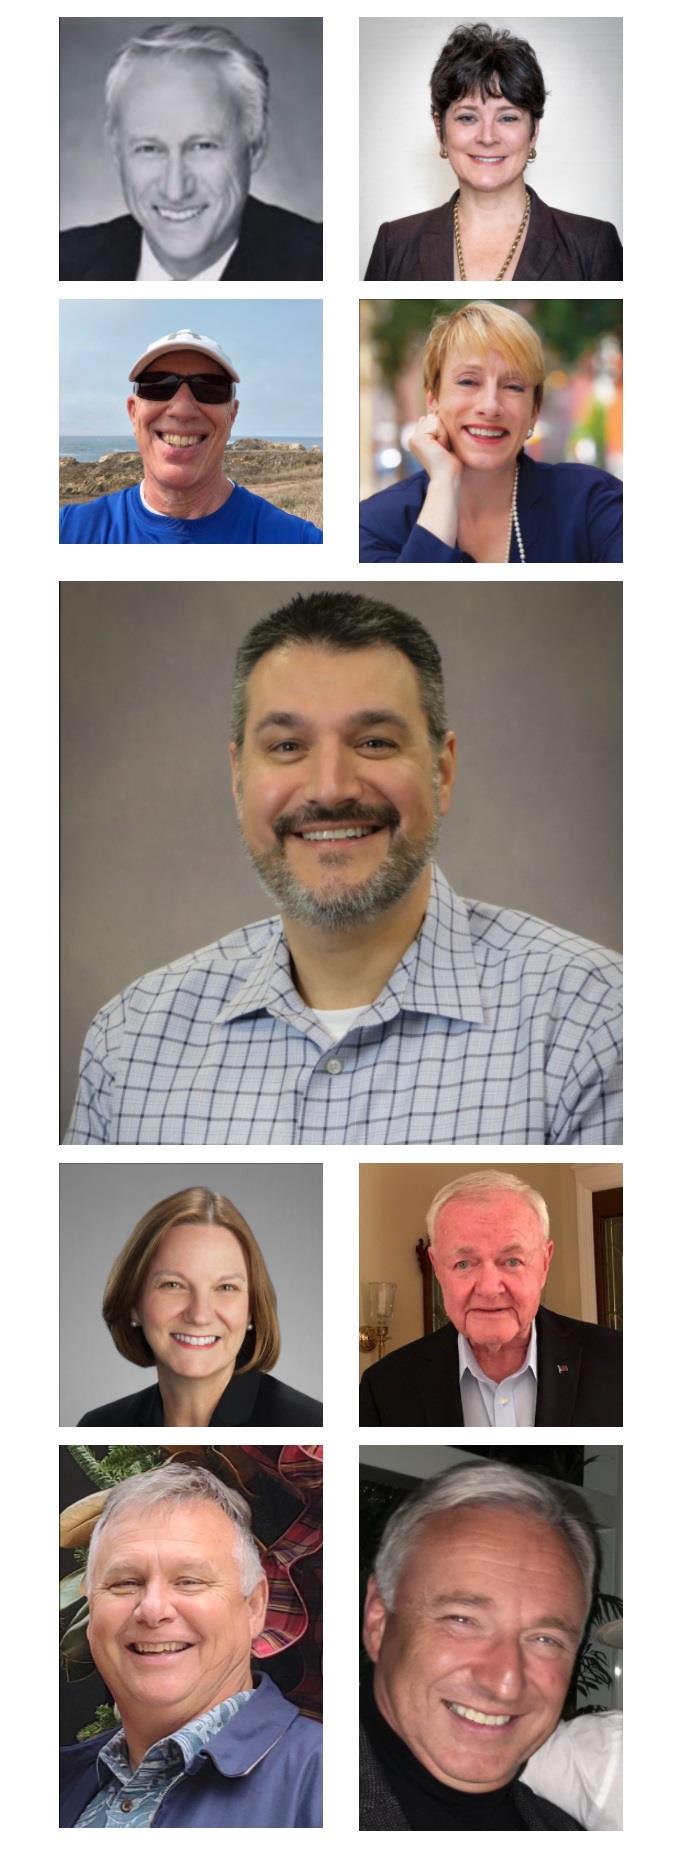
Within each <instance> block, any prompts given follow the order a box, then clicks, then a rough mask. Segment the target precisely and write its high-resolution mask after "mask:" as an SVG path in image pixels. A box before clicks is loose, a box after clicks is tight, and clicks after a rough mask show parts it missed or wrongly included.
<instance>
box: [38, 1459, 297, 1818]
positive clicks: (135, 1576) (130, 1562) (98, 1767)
mask: <svg viewBox="0 0 682 1850" xmlns="http://www.w3.org/2000/svg"><path fill="white" fill-rule="evenodd" d="M85 1590H86V1593H87V1597H88V1602H89V1621H88V1642H89V1645H90V1650H91V1653H92V1657H93V1659H94V1662H95V1664H96V1666H97V1669H98V1670H99V1673H100V1675H101V1677H102V1678H103V1680H104V1682H105V1684H106V1686H107V1689H108V1690H109V1692H110V1694H111V1696H112V1698H113V1700H114V1701H115V1703H116V1707H117V1710H118V1714H119V1716H120V1722H121V1725H120V1727H117V1728H116V1729H114V1730H113V1731H109V1732H108V1733H107V1734H104V1735H101V1734H100V1735H95V1736H94V1737H92V1738H91V1739H88V1740H85V1741H83V1742H81V1743H80V1744H79V1745H77V1746H75V1747H69V1748H66V1749H65V1750H64V1754H63V1757H62V1760H63V1764H62V1789H61V1809H60V1825H62V1826H71V1825H75V1826H77V1827H78V1828H80V1827H84V1828H86V1829H99V1828H108V1827H109V1826H131V1827H142V1826H149V1825H153V1826H155V1827H157V1826H158V1827H165V1826H169V1827H172V1828H176V1827H178V1826H180V1827H184V1826H190V1825H198V1826H206V1827H214V1828H215V1827H218V1826H225V1827H229V1828H239V1827H240V1826H257V1825H262V1826H273V1825H274V1826H280V1827H282V1826H291V1825H294V1826H299V1827H300V1826H312V1827H318V1826H320V1825H321V1823H322V1817H321V1764H320V1762H321V1739H322V1730H321V1728H320V1726H319V1723H317V1722H313V1721H309V1720H307V1719H306V1718H305V1717H304V1716H302V1715H300V1714H299V1712H298V1710H297V1709H295V1708H294V1707H293V1704H292V1703H290V1702H287V1701H286V1700H285V1698H284V1697H283V1696H281V1695H280V1693H279V1690H278V1689H276V1687H275V1685H274V1683H272V1682H271V1680H270V1678H269V1677H267V1676H265V1675H263V1674H262V1673H261V1674H260V1676H259V1678H258V1682H257V1683H254V1678H253V1675H252V1670H251V1647H252V1643H253V1641H254V1639H256V1638H258V1637H259V1635H260V1633H261V1632H262V1630H263V1627H264V1625H265V1619H266V1609H267V1598H268V1589H267V1581H266V1578H265V1574H264V1572H263V1568H262V1566H261V1561H260V1557H259V1554H258V1549H257V1547H256V1544H255V1541H254V1539H253V1537H252V1535H251V1517H250V1511H249V1507H248V1504H247V1503H246V1502H245V1500H244V1498H243V1497H242V1496H240V1495H239V1493H238V1492H237V1491H234V1490H232V1489H230V1488H229V1487H228V1486H226V1485H224V1484H223V1483H222V1482H221V1480H220V1479H219V1478H218V1477H216V1476H214V1474H213V1473H212V1472H211V1471H207V1470H205V1469H204V1468H203V1467H202V1466H200V1465H185V1464H170V1465H165V1466H162V1467H161V1468H160V1469H158V1470H154V1471H151V1472H148V1473H146V1474H144V1475H143V1476H140V1477H133V1478H128V1479H127V1480H126V1481H125V1482H124V1483H122V1484H120V1485H118V1486H117V1488H116V1489H115V1490H112V1491H111V1493H110V1495H109V1496H108V1498H107V1501H106V1503H105V1505H104V1509H103V1511H102V1513H101V1515H100V1516H99V1518H98V1520H97V1522H96V1524H95V1527H94V1529H93V1532H92V1536H91V1540H90V1546H89V1551H88V1562H87V1569H86V1578H85Z"/></svg>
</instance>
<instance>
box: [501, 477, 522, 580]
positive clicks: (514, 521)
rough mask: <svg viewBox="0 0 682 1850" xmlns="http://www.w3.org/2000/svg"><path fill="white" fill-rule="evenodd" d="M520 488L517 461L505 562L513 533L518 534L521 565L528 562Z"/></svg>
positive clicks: (507, 561) (506, 561)
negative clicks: (522, 525)
mask: <svg viewBox="0 0 682 1850" xmlns="http://www.w3.org/2000/svg"><path fill="white" fill-rule="evenodd" d="M518 488H519V465H518V463H517V465H516V469H515V472H514V487H513V488H512V498H511V507H510V509H509V526H508V528H507V553H506V560H505V563H506V564H507V565H508V564H509V556H510V553H511V543H512V533H515V534H516V544H517V547H518V551H519V563H520V564H521V565H525V563H526V554H525V551H524V545H523V540H522V538H521V524H520V521H519V510H518V506H517V496H518Z"/></svg>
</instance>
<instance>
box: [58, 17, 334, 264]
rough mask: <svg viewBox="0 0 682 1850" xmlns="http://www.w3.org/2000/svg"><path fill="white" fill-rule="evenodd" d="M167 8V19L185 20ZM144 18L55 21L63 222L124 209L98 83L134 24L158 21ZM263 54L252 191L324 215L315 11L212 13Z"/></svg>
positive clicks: (207, 20) (88, 220) (137, 28)
mask: <svg viewBox="0 0 682 1850" xmlns="http://www.w3.org/2000/svg"><path fill="white" fill-rule="evenodd" d="M185 17H186V15H185V14H184V13H182V12H180V13H170V14H167V15H165V18H166V19H169V20H170V19H184V18H185ZM163 20H164V15H163V14H160V15H159V16H158V17H157V16H151V17H149V18H145V19H62V20H61V21H60V53H59V104H60V225H61V228H62V230H66V229H68V227H69V226H71V225H89V224H96V223H97V222H98V221H99V220H100V219H108V218H116V217H118V215H119V213H121V212H125V211H126V210H127V207H126V204H125V200H124V198H123V194H122V192H121V187H120V182H119V178H118V169H117V167H116V163H115V161H114V159H113V157H112V154H111V150H110V147H109V142H108V140H107V136H106V134H105V130H104V83H105V78H106V75H107V71H108V69H109V66H110V64H111V63H112V62H113V59H114V58H115V56H116V53H117V51H119V50H120V48H121V46H122V45H124V44H125V42H126V40H127V39H129V38H131V37H132V35H133V33H135V32H144V31H145V29H146V27H147V26H152V25H157V24H161V23H162V22H163ZM192 24H194V25H197V24H208V25H217V26H227V27H229V30H230V31H231V32H236V34H237V37H238V38H241V39H243V40H244V43H245V44H246V45H250V46H251V48H252V50H253V51H257V52H260V55H261V57H262V58H264V59H265V63H266V64H267V66H268V70H269V72H270V144H269V147H268V149H267V151H266V154H265V158H264V160H263V161H262V162H261V165H260V167H259V168H258V171H257V172H256V173H255V174H254V176H253V187H252V191H253V192H254V193H255V195H256V198H257V199H264V200H266V201H267V203H268V205H274V206H286V207H288V209H289V211H291V212H302V213H303V214H304V215H305V216H306V217H307V218H314V219H321V217H322V21H321V19H256V18H254V19H218V18H214V17H209V16H208V15H206V16H204V15H200V16H199V17H198V18H197V19H195V18H194V16H193V17H192Z"/></svg>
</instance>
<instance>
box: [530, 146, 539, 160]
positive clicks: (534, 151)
mask: <svg viewBox="0 0 682 1850" xmlns="http://www.w3.org/2000/svg"><path fill="white" fill-rule="evenodd" d="M537 158H538V151H537V148H529V150H528V159H529V161H536V160H537Z"/></svg>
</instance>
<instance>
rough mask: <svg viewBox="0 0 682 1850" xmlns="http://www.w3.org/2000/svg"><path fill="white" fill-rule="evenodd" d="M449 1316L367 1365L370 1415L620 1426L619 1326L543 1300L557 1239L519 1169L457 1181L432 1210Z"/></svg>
mask: <svg viewBox="0 0 682 1850" xmlns="http://www.w3.org/2000/svg"><path fill="white" fill-rule="evenodd" d="M426 1224H427V1229H428V1233H429V1238H430V1246H429V1258H430V1260H431V1264H432V1266H433V1269H434V1272H435V1275H436V1278H437V1280H438V1283H439V1285H440V1289H441V1293H442V1297H443V1303H444V1306H445V1310H446V1312H447V1316H448V1319H449V1321H448V1323H446V1324H445V1325H444V1326H443V1328H442V1329H438V1330H435V1331H433V1332H432V1334H431V1335H429V1336H423V1337H420V1338H419V1339H418V1340H417V1342H413V1343H407V1344H406V1345H405V1346H404V1347H403V1348H402V1349H397V1350H396V1351H395V1352H394V1353H393V1354H392V1355H388V1356H385V1357H384V1359H383V1361H381V1362H376V1363H375V1364H374V1365H373V1367H371V1368H368V1369H367V1370H366V1372H365V1374H364V1376H363V1379H362V1382H361V1387H360V1420H361V1423H362V1424H364V1425H367V1426H512V1427H515V1426H585V1425H587V1426H620V1425H622V1419H623V1410H622V1384H623V1362H622V1338H621V1336H620V1334H619V1333H618V1332H616V1331H615V1330H606V1329H602V1328H601V1327H600V1326H599V1325H598V1324H593V1323H582V1322H578V1321H577V1320H576V1319H575V1318H573V1317H563V1316H558V1315H557V1314H556V1312H555V1311H551V1310H545V1309H544V1308H542V1306H541V1304H540V1298H541V1294H542V1289H543V1286H544V1284H545V1280H546V1278H547V1274H548V1271H549V1267H550V1263H551V1259H552V1254H553V1252H554V1241H553V1240H551V1239H550V1237H549V1215H548V1212H547V1206H546V1203H545V1202H544V1201H543V1198H542V1196H541V1195H539V1194H538V1193H537V1191H536V1190H535V1189H532V1188H529V1186H528V1184H527V1183H526V1182H523V1181H521V1179H520V1178H519V1177H518V1176H515V1175H509V1174H505V1173H503V1172H501V1171H499V1170H495V1169H484V1170H479V1171H477V1172H475V1173H474V1174H471V1175H467V1176H462V1177H460V1178H459V1180H458V1181H455V1182H448V1183H446V1185H445V1187H444V1188H442V1189H440V1190H439V1192H438V1194H437V1195H436V1196H435V1198H434V1200H433V1201H432V1202H431V1206H430V1208H429V1210H428V1214H427V1223H426Z"/></svg>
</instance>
